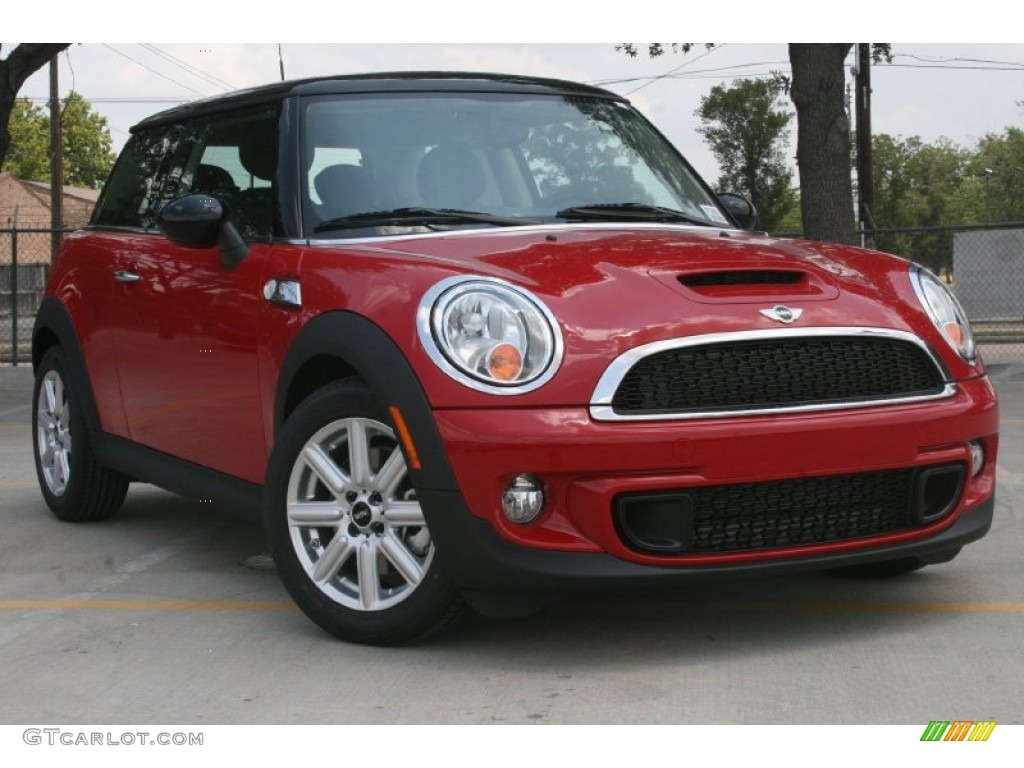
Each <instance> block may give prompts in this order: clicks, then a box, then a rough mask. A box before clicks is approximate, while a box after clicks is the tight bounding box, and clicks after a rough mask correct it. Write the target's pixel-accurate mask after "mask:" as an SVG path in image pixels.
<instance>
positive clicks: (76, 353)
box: [32, 296, 100, 432]
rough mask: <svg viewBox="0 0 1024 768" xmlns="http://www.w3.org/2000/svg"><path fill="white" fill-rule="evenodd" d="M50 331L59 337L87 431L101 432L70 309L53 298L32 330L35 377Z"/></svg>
mask: <svg viewBox="0 0 1024 768" xmlns="http://www.w3.org/2000/svg"><path fill="white" fill-rule="evenodd" d="M47 331H48V332H50V333H52V334H53V335H54V337H56V339H57V343H58V344H59V345H60V347H61V349H62V350H64V356H65V357H66V358H67V360H68V364H69V366H68V367H69V370H68V371H66V374H67V377H68V378H69V379H70V380H71V386H72V387H74V389H75V393H76V395H77V397H78V401H79V406H80V407H81V409H82V416H83V417H84V418H85V424H86V427H87V428H88V429H89V431H90V432H97V431H99V430H100V417H99V411H98V410H97V408H96V399H95V397H94V396H93V392H92V382H91V381H90V379H89V370H88V368H87V367H86V365H85V355H84V354H83V352H82V345H81V343H80V342H79V340H78V333H77V332H76V331H75V324H74V323H73V322H72V320H71V315H70V314H69V313H68V310H67V307H65V306H64V304H62V303H61V301H60V300H59V299H57V298H54V297H53V296H48V297H47V298H45V299H43V301H42V303H41V304H40V305H39V311H38V312H37V313H36V321H35V325H34V326H33V328H32V371H33V373H34V372H36V371H37V370H38V368H39V361H40V360H42V358H43V354H45V352H46V349H47V347H45V346H42V345H41V337H42V335H43V334H44V333H45V332H47Z"/></svg>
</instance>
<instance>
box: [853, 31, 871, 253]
mask: <svg viewBox="0 0 1024 768" xmlns="http://www.w3.org/2000/svg"><path fill="white" fill-rule="evenodd" d="M855 85H856V87H855V89H854V90H855V98H854V102H855V105H856V115H857V193H858V194H857V197H858V198H859V200H860V207H859V213H860V226H861V229H862V231H863V232H864V246H865V247H867V248H874V247H875V215H874V213H875V174H874V170H873V165H872V157H871V43H858V44H857V77H856V82H855Z"/></svg>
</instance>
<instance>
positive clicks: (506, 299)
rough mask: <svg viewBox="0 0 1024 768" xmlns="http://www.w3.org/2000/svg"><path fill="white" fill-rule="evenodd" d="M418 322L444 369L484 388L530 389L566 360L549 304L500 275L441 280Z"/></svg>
mask: <svg viewBox="0 0 1024 768" xmlns="http://www.w3.org/2000/svg"><path fill="white" fill-rule="evenodd" d="M417 325H418V331H419V335H420V341H421V342H422V343H423V347H424V348H425V349H426V351H427V354H429V355H430V357H431V359H432V360H433V361H434V362H435V363H437V365H438V366H439V367H440V368H441V369H442V370H443V371H445V373H447V374H448V375H449V376H451V377H452V378H454V379H456V380H457V381H460V382H462V383H463V384H466V385H467V386H469V387H472V388H474V389H479V390H481V391H485V392H492V393H496V394H507V395H514V394H521V393H523V392H530V391H532V390H534V389H537V388H538V387H540V386H541V385H542V384H544V383H545V382H546V381H548V380H549V379H550V378H551V377H552V376H554V374H555V371H556V370H557V369H558V364H559V363H560V362H561V359H562V336H561V333H560V332H559V329H558V323H556V322H555V318H554V316H553V315H552V314H551V312H550V311H549V310H548V308H547V307H545V306H544V304H542V303H541V302H540V300H539V299H537V298H536V297H535V296H533V295H532V294H531V293H529V292H528V291H526V290H524V289H522V288H519V287H517V286H514V285H511V284H510V283H506V282H503V281H500V280H494V279H490V278H467V277H455V278H449V279H448V280H443V281H441V282H440V283H438V284H437V285H435V286H434V287H433V288H431V289H430V290H429V291H427V293H426V295H425V296H424V297H423V300H422V301H421V302H420V307H419V313H418V316H417Z"/></svg>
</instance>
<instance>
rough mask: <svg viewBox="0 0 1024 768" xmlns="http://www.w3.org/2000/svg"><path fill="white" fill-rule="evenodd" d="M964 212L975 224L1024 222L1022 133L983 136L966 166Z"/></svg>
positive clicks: (1010, 129)
mask: <svg viewBox="0 0 1024 768" xmlns="http://www.w3.org/2000/svg"><path fill="white" fill-rule="evenodd" d="M967 171H968V178H969V179H970V189H971V194H970V198H969V206H968V210H969V211H970V213H971V215H972V216H973V217H974V218H976V219H977V220H979V221H982V220H983V221H1024V130H1021V129H1020V128H1007V129H1006V131H1005V132H1004V133H1003V134H1002V135H996V134H991V133H990V134H987V135H985V136H983V137H982V138H981V140H980V141H979V142H978V147H977V149H976V150H975V152H974V154H973V156H972V157H971V160H970V163H969V164H968V166H967Z"/></svg>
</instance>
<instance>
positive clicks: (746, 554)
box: [420, 378, 998, 588]
mask: <svg viewBox="0 0 1024 768" xmlns="http://www.w3.org/2000/svg"><path fill="white" fill-rule="evenodd" d="M434 418H435V421H436V424H437V426H438V430H439V432H440V436H441V439H442V442H443V444H444V447H445V451H446V453H447V457H448V460H449V462H450V464H451V466H452V469H453V472H454V476H455V479H456V481H457V484H458V488H457V489H434V490H432V491H426V490H421V494H420V497H421V501H422V503H423V506H424V510H425V513H426V514H427V518H428V523H429V525H430V529H431V531H432V533H433V535H434V536H435V539H436V541H437V543H438V549H439V552H440V553H442V557H445V558H446V559H445V563H446V566H447V570H448V571H449V572H450V573H452V574H453V575H454V576H455V578H456V579H457V581H458V583H459V584H461V585H463V586H467V587H477V588H484V587H485V586H486V587H488V588H497V587H513V586H522V587H526V586H537V585H539V584H549V585H551V584H554V583H561V584H563V586H569V585H568V583H567V582H573V584H574V587H573V588H576V587H578V586H580V585H582V584H583V583H591V582H593V583H608V582H609V581H619V580H621V579H627V580H628V579H642V578H646V577H652V578H655V579H656V580H660V579H662V578H675V577H680V576H686V577H692V576H694V575H698V574H718V573H724V572H739V571H746V570H752V569H757V570H771V571H776V572H777V571H786V570H797V569H820V568H827V567H839V566H843V565H853V564H857V563H863V562H870V561H879V560H889V559H897V558H904V557H918V558H920V559H922V560H926V561H927V560H928V559H929V557H931V558H932V559H936V560H941V559H942V555H943V553H948V552H949V551H950V550H955V549H956V548H957V547H960V546H962V545H963V544H964V543H967V542H969V541H973V540H974V539H976V538H979V537H980V536H982V535H984V533H985V532H986V531H987V530H988V527H989V525H990V523H991V515H992V505H993V491H994V485H995V473H994V468H995V464H996V451H997V444H998V439H997V427H998V407H997V405H996V398H995V393H994V391H993V389H992V386H991V383H990V382H989V381H988V379H987V378H978V379H973V380H968V381H963V382H959V383H958V385H957V391H956V393H955V394H954V395H953V396H952V397H949V398H946V399H943V400H940V401H935V402H930V403H920V404H905V405H892V406H883V407H873V408H871V407H868V408H856V409H850V410H848V411H832V412H828V413H817V414H815V413H807V414H784V415H759V416H744V417H736V418H721V419H706V420H694V421H686V422H665V421H661V422H631V423H600V422H595V421H593V420H592V419H591V418H590V416H589V414H588V412H587V410H586V409H585V408H550V409H522V410H519V409H510V408H503V409H493V410H442V411H436V412H435V413H434ZM971 440H980V441H981V442H982V443H983V445H984V446H985V450H986V456H987V461H986V464H985V466H984V468H983V469H982V470H981V472H980V473H978V474H977V475H975V476H972V475H971V472H970V471H968V472H967V473H966V481H965V482H964V484H963V488H962V489H960V491H959V494H958V497H957V499H956V503H955V505H954V506H953V508H952V509H951V511H950V512H949V513H948V514H944V515H943V516H941V518H940V519H938V520H935V521H933V522H930V523H928V524H926V525H919V526H916V527H912V528H908V529H905V530H899V531H895V532H887V533H884V534H880V535H869V536H859V537H856V538H833V539H830V540H828V541H823V542H820V543H814V544H808V545H802V546H784V547H781V546H776V547H765V548H750V549H744V550H742V551H729V552H721V553H681V554H680V553H670V554H661V553H652V552H645V551H638V550H637V548H636V547H631V546H630V545H629V544H628V543H627V542H626V541H624V539H623V537H622V536H621V535H620V532H619V531H618V530H617V529H616V525H615V522H614V515H613V509H614V506H615V501H616V499H617V498H621V497H622V496H623V495H625V494H642V493H654V494H657V493H665V492H673V491H679V490H685V489H693V488H703V487H719V486H728V485H735V484H740V483H745V484H746V483H771V482H775V481H785V480H791V479H799V478H816V477H822V478H825V477H831V476H836V475H844V474H851V473H863V472H874V471H885V470H892V469H921V468H926V467H932V466H936V465H942V464H948V463H951V462H952V463H957V462H962V463H964V464H965V465H966V466H968V467H969V466H970V464H969V462H970V459H969V452H968V447H967V444H968V441H971ZM524 473H525V474H531V475H534V476H536V477H539V478H542V479H543V481H544V483H545V487H546V491H547V499H548V501H547V506H546V508H545V511H544V513H543V514H542V515H541V517H540V518H539V519H538V520H537V521H535V522H533V523H531V524H529V525H525V526H521V525H515V524H512V523H510V522H508V521H507V520H506V519H505V518H504V516H503V515H502V513H501V510H500V499H501V494H502V491H503V490H504V489H505V487H506V486H507V484H508V483H509V481H510V480H511V479H512V478H513V477H514V476H516V475H518V474H524ZM453 553H454V554H453ZM577 582H578V583H577Z"/></svg>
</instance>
